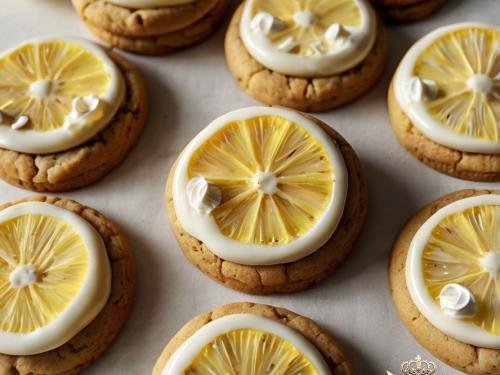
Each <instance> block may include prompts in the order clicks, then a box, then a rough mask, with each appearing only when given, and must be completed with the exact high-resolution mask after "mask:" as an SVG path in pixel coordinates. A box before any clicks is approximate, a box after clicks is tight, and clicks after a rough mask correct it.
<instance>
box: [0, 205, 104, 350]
mask: <svg viewBox="0 0 500 375" xmlns="http://www.w3.org/2000/svg"><path fill="white" fill-rule="evenodd" d="M109 293H110V266H109V261H108V258H107V252H106V249H105V246H104V243H103V241H102V239H101V237H100V236H99V234H98V233H97V232H96V231H95V230H94V229H93V227H92V226H91V225H90V224H89V223H88V222H86V221H85V220H84V219H82V218H81V217H80V216H78V215H76V214H74V213H72V212H71V211H68V210H65V209H62V208H59V207H56V206H54V205H51V204H47V203H41V202H27V203H21V204H16V205H13V206H11V207H9V208H7V209H5V210H2V211H0V352H1V353H5V354H11V355H31V354H36V353H40V352H44V351H48V350H51V349H53V348H56V347H58V346H61V345H62V344H64V343H65V342H66V341H68V340H69V339H71V338H72V337H73V336H74V335H75V334H77V333H78V332H79V331H80V330H81V329H83V328H84V327H85V326H86V325H87V324H89V323H90V322H91V321H92V320H93V319H94V318H95V317H96V316H97V314H98V313H99V312H100V310H101V309H102V307H103V306H104V305H105V303H106V301H107V299H108V296H109Z"/></svg>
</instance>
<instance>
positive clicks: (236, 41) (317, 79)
mask: <svg viewBox="0 0 500 375" xmlns="http://www.w3.org/2000/svg"><path fill="white" fill-rule="evenodd" d="M252 1H254V0H252ZM276 1H277V0H276ZM255 2H256V3H260V2H261V0H255ZM313 3H314V2H313ZM246 4H247V3H246V2H245V3H243V4H242V5H241V6H240V7H239V8H238V10H237V11H236V12H235V14H234V16H233V18H232V20H231V23H230V25H229V28H228V31H227V34H226V40H225V52H226V60H227V63H228V66H229V69H230V70H231V73H232V75H233V77H234V78H235V80H236V82H237V83H238V85H240V86H241V88H242V89H243V90H244V91H246V92H247V93H248V94H249V95H251V96H252V97H254V98H255V99H257V100H259V101H261V102H263V103H266V104H269V105H280V106H285V107H290V108H294V109H297V110H300V111H304V112H319V111H326V110H329V109H332V108H335V107H338V106H341V105H343V104H346V103H348V102H350V101H353V100H354V99H356V98H358V97H359V96H361V95H363V94H364V93H366V92H367V91H368V90H369V89H370V88H371V87H372V86H373V85H374V84H375V83H376V82H377V80H378V78H379V77H380V75H381V74H382V71H383V69H384V64H385V59H386V54H387V42H386V37H385V32H384V29H383V25H382V23H381V22H380V20H378V19H377V18H376V16H375V15H374V14H373V11H372V10H371V8H370V7H369V5H368V4H365V3H364V2H361V4H365V5H363V6H364V8H363V9H364V11H365V12H366V14H365V15H364V17H365V18H364V20H365V21H364V22H368V23H370V25H371V26H370V28H373V30H371V32H370V33H366V35H365V37H366V40H367V42H366V43H365V44H363V43H360V45H359V46H354V45H351V46H349V47H346V48H347V50H348V51H349V53H348V54H346V55H345V56H342V53H343V52H341V53H339V57H338V58H337V57H331V56H330V55H328V54H326V53H325V52H324V49H326V48H327V47H325V46H327V45H330V44H328V43H333V45H335V43H344V41H346V40H347V42H345V43H351V42H349V36H348V33H349V32H351V31H347V30H348V28H349V27H350V26H345V27H344V26H342V25H339V24H334V25H332V26H331V27H330V29H329V30H330V33H326V35H328V36H329V38H330V39H329V40H331V42H327V41H326V40H325V41H323V44H318V45H317V46H316V45H315V46H314V48H316V49H317V48H320V52H311V51H309V52H307V51H306V52H304V55H303V56H297V54H296V53H284V52H283V51H284V50H283V48H285V47H286V46H283V45H282V44H281V45H279V46H278V48H277V50H278V52H277V51H273V50H272V48H268V50H264V51H263V52H261V55H259V56H260V59H257V58H256V54H257V53H258V51H260V50H259V47H258V46H256V47H255V49H256V51H254V52H253V53H251V52H250V51H249V49H248V48H247V46H246V44H245V42H244V40H243V39H242V32H243V29H244V28H242V17H244V12H245V11H244V9H245V6H247V5H246ZM271 17H272V16H271ZM275 20H276V17H275ZM298 20H299V21H300V22H302V20H301V19H300V17H299V18H298ZM276 23H277V24H278V25H280V22H279V20H278V21H275V24H276ZM281 27H282V26H281ZM287 27H289V26H287ZM271 30H272V29H271ZM332 30H333V31H332ZM339 30H340V31H339ZM349 30H350V29H349ZM281 32H282V31H281ZM248 33H249V34H250V33H252V31H248ZM279 33H280V31H276V34H277V35H280V34H279ZM353 33H354V31H353ZM255 34H256V35H254V36H257V37H258V38H260V34H262V31H257V32H255ZM368 34H370V35H371V38H373V39H371V40H370V37H369V36H368ZM270 35H273V31H271V33H270ZM365 37H363V38H365ZM249 38H250V39H251V37H249ZM325 38H326V37H325ZM363 38H359V39H360V40H363ZM257 40H258V39H257ZM290 40H292V39H286V40H285V41H284V42H282V43H285V42H286V41H290ZM339 40H340V41H341V42H338V41H339ZM316 43H317V42H316ZM313 45H314V43H313ZM280 48H281V49H280ZM295 48H298V47H295ZM328 48H329V47H328ZM339 48H343V47H339ZM290 51H291V52H294V51H295V49H292V50H290ZM313 53H314V54H315V55H311V54H313ZM273 54H277V56H280V57H279V58H278V59H277V60H278V62H279V64H277V65H276V68H274V66H273V67H271V66H270V65H269V64H267V63H263V61H264V60H266V62H267V61H268V60H269V61H270V60H273V61H274V57H276V56H274V55H273ZM321 54H323V55H321ZM269 56H274V57H269ZM290 56H292V59H290ZM318 56H320V57H318ZM321 56H322V57H321ZM346 56H349V57H348V58H346ZM360 56H362V58H361V59H359V57H360ZM319 58H320V59H323V58H324V59H325V60H324V61H325V62H324V63H323V64H324V66H322V67H320V66H321V63H318V64H316V63H315V62H311V61H308V60H312V61H314V60H317V59H319ZM294 59H299V60H297V61H295V60H294ZM329 59H330V60H329ZM287 61H288V63H287ZM320 61H322V60H320ZM353 61H354V62H355V61H358V62H357V63H356V64H355V65H354V66H351V65H352V62H353ZM346 62H350V63H346ZM283 63H285V64H283ZM282 65H284V66H282ZM285 65H286V66H285ZM316 65H317V66H316ZM302 66H304V67H307V68H304V70H300V69H298V67H301V69H302ZM311 66H314V69H312V68H311ZM325 66H328V67H329V68H328V69H332V67H333V68H336V70H337V71H332V72H331V73H326V74H325V72H328V70H325V69H326V68H325ZM292 67H293V68H292ZM290 68H292V69H291V70H289V69H290ZM297 70H299V71H297ZM285 71H286V72H285ZM321 72H323V73H322V74H320V73H321ZM301 73H302V74H301ZM299 74H300V75H299Z"/></svg>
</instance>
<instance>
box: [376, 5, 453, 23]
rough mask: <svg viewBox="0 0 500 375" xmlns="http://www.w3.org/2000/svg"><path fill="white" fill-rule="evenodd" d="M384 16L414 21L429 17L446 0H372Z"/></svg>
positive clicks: (401, 20)
mask: <svg viewBox="0 0 500 375" xmlns="http://www.w3.org/2000/svg"><path fill="white" fill-rule="evenodd" d="M370 1H371V3H372V4H373V6H374V7H375V9H377V10H378V11H379V12H380V13H381V14H382V16H383V17H384V18H387V19H391V20H394V21H399V22H414V21H419V20H422V19H424V18H427V17H428V16H430V15H431V14H432V13H434V12H435V11H436V10H437V9H439V7H441V6H442V5H443V4H444V2H445V0H370Z"/></svg>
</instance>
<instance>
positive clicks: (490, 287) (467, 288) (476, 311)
mask: <svg viewBox="0 0 500 375" xmlns="http://www.w3.org/2000/svg"><path fill="white" fill-rule="evenodd" d="M406 267H407V284H408V288H409V290H410V293H411V295H412V298H413V300H414V302H415V304H416V305H417V307H418V308H419V309H420V311H421V312H422V313H423V314H424V315H425V316H426V318H427V319H429V321H430V322H431V323H432V324H433V325H435V326H436V327H437V328H438V329H440V330H442V331H443V332H445V333H446V334H448V335H449V336H451V337H454V338H456V339H458V340H460V341H463V342H466V343H469V344H472V345H477V346H480V347H487V348H500V296H499V294H498V293H499V291H500V195H497V194H487V195H481V196H477V197H472V198H467V199H462V200H459V201H456V202H453V203H452V204H450V205H448V206H446V207H444V208H442V209H441V210H439V211H438V212H436V213H435V214H434V215H433V216H432V217H431V218H430V219H428V220H427V221H426V222H425V224H424V225H423V226H422V227H421V228H420V229H419V231H418V232H417V234H416V235H415V237H414V239H413V241H412V244H411V246H410V252H409V255H408V259H407V264H406ZM453 290H456V291H455V292H453V293H452V294H450V292H451V291H453ZM440 306H441V307H443V308H442V309H441V308H440ZM450 312H451V314H450Z"/></svg>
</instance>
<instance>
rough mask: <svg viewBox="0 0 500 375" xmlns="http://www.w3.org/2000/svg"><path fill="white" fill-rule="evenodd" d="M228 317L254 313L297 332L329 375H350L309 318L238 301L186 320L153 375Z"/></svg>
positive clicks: (338, 353)
mask: <svg viewBox="0 0 500 375" xmlns="http://www.w3.org/2000/svg"><path fill="white" fill-rule="evenodd" d="M231 314H255V315H260V316H264V317H266V318H269V319H273V320H276V321H279V322H281V323H283V324H286V325H287V326H288V327H290V328H292V329H294V330H296V331H298V332H299V333H301V334H302V335H303V336H304V337H305V338H307V339H308V340H309V341H310V342H311V343H312V344H313V345H314V346H315V347H316V348H317V349H318V350H319V351H320V353H321V354H322V355H323V357H324V359H325V361H326V363H327V364H328V366H329V367H330V369H331V371H332V375H351V374H353V373H354V372H353V370H352V368H351V365H350V364H349V362H348V360H347V359H346V356H345V354H344V353H343V352H342V350H341V349H340V347H339V345H338V344H337V342H335V340H334V339H333V338H332V337H331V336H330V334H329V333H328V332H326V331H325V330H324V329H322V328H321V327H320V326H318V325H317V324H316V323H315V322H314V321H312V320H311V319H309V318H306V317H304V316H301V315H298V314H296V313H294V312H292V311H289V310H286V309H283V308H279V307H274V306H270V305H261V304H255V303H249V302H241V303H233V304H229V305H223V306H220V307H218V308H216V309H214V310H212V311H210V312H208V313H205V314H201V315H199V316H197V317H195V318H194V319H192V320H191V321H189V322H188V323H187V324H186V325H185V326H184V327H182V328H181V329H180V330H179V331H178V332H177V334H176V335H175V336H174V337H173V338H172V339H171V340H170V342H169V343H168V344H167V346H166V347H165V349H164V350H163V353H162V354H161V356H160V358H159V359H158V361H157V362H156V365H155V367H154V369H153V375H161V373H162V370H163V368H164V367H165V365H166V363H167V362H168V360H169V359H170V357H171V356H172V355H173V354H174V353H175V351H176V350H177V349H178V348H179V347H180V346H181V345H182V343H183V342H184V341H186V340H187V339H188V338H189V337H191V336H192V335H193V334H194V333H195V332H196V331H197V330H199V329H200V328H201V327H203V326H204V325H206V324H208V323H210V322H211V321H213V320H216V319H218V318H222V317H223V316H226V315H231Z"/></svg>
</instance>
